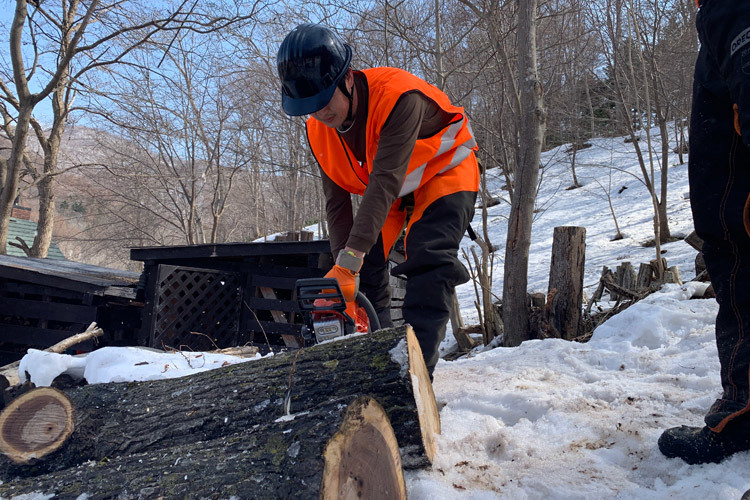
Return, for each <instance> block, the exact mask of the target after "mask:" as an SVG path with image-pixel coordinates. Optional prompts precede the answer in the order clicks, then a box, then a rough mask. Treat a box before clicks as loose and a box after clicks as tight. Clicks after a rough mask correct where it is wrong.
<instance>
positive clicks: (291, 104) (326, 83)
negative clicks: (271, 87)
mask: <svg viewBox="0 0 750 500" xmlns="http://www.w3.org/2000/svg"><path fill="white" fill-rule="evenodd" d="M351 60H352V49H351V47H349V46H348V45H347V44H345V43H344V42H342V41H341V39H339V37H337V36H336V34H335V33H333V31H331V30H329V29H328V28H326V27H324V26H320V25H318V24H301V25H299V26H297V27H296V28H294V29H293V30H292V31H291V32H290V33H289V34H288V35H287V36H286V38H285V39H284V41H283V42H281V47H279V53H278V55H277V56H276V66H277V68H278V71H279V79H280V80H281V106H282V108H283V109H284V112H285V113H286V114H288V115H292V116H299V115H308V114H311V113H315V112H316V111H319V110H321V109H323V108H324V107H325V106H326V105H327V104H328V102H329V101H330V100H331V97H333V93H334V92H335V91H336V86H337V85H338V83H339V81H341V78H343V76H344V75H345V74H346V70H347V69H349V63H351Z"/></svg>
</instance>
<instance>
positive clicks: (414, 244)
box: [392, 191, 476, 376]
mask: <svg viewBox="0 0 750 500" xmlns="http://www.w3.org/2000/svg"><path fill="white" fill-rule="evenodd" d="M475 200H476V193H475V192H470V191H461V192H458V193H453V194H449V195H447V196H444V197H441V198H438V199H437V200H435V201H433V202H432V203H430V204H429V206H428V207H427V208H426V209H425V210H424V211H423V212H422V211H419V213H418V215H417V218H416V219H415V220H413V221H411V222H410V225H409V230H408V232H407V235H406V240H405V244H406V245H405V248H406V261H405V262H403V263H402V264H399V265H398V266H396V267H394V268H393V271H392V273H393V274H394V275H404V276H406V296H405V298H404V305H403V316H404V321H405V322H406V323H408V324H410V325H411V326H412V328H413V329H414V333H415V335H416V337H417V339H418V340H419V345H420V347H421V349H422V355H423V356H424V360H425V364H426V365H427V370H428V372H429V373H430V376H432V372H433V370H434V369H435V365H436V364H437V361H438V358H439V352H438V347H439V346H440V342H441V341H442V340H443V339H444V338H445V327H446V324H447V322H448V319H449V316H450V310H451V304H452V297H453V292H454V288H455V286H456V285H459V284H461V283H465V282H467V281H468V280H469V273H468V272H467V270H466V268H465V267H464V265H463V264H462V263H461V262H460V261H459V260H458V247H459V244H460V242H461V238H462V237H463V235H464V233H465V232H466V228H467V227H468V225H469V223H470V222H471V218H472V215H473V213H474V202H475Z"/></svg>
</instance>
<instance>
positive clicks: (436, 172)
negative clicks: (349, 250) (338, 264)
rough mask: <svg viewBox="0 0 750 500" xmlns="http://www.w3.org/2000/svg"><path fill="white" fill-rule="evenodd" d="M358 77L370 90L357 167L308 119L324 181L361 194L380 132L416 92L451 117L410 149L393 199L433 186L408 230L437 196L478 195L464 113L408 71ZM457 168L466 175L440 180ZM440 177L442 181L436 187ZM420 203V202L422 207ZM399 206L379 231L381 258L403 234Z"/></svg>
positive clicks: (473, 146) (336, 138) (342, 146)
mask: <svg viewBox="0 0 750 500" xmlns="http://www.w3.org/2000/svg"><path fill="white" fill-rule="evenodd" d="M362 73H363V74H364V75H365V77H366V78H367V86H368V89H369V102H368V109H367V124H366V131H365V134H366V151H365V153H366V161H365V162H363V163H361V164H360V162H359V161H357V159H356V157H355V156H354V153H352V151H351V150H350V149H349V146H347V144H346V143H345V141H344V140H343V138H342V137H341V136H340V135H339V134H338V132H337V131H336V130H335V129H333V128H330V127H328V126H326V125H325V124H323V123H321V122H319V121H318V120H316V119H314V118H312V117H310V118H309V119H308V120H307V138H308V142H309V143H310V148H311V149H312V152H313V155H314V156H315V159H316V160H317V161H318V164H319V165H320V167H321V168H322V169H323V171H324V172H325V173H326V175H327V176H328V177H329V178H330V179H331V180H332V181H333V182H335V183H336V184H337V185H338V186H340V187H341V188H343V189H344V190H346V191H348V192H350V193H355V194H364V192H365V189H366V188H367V184H368V179H369V176H370V173H371V172H372V168H373V164H374V161H375V154H376V153H377V150H378V140H379V138H380V131H381V130H382V128H383V126H384V125H385V122H386V120H387V119H388V117H389V116H390V114H391V111H392V110H393V107H394V106H395V105H396V103H397V102H398V100H399V98H400V97H401V96H402V95H403V94H405V93H407V92H414V91H417V92H420V93H422V94H423V95H424V96H425V97H427V98H428V99H430V100H432V101H433V102H434V103H435V104H437V105H438V106H439V107H440V108H441V109H443V110H444V111H445V112H446V113H449V114H451V115H452V118H451V121H450V124H449V125H448V126H447V127H445V128H444V129H443V130H441V131H440V132H439V133H437V134H435V135H433V136H432V137H427V138H424V139H417V141H416V144H415V146H414V151H413V152H412V155H411V158H410V160H409V165H408V167H407V170H406V177H405V178H404V182H403V184H402V186H401V189H400V191H399V193H398V197H402V196H404V195H407V194H410V193H413V192H415V191H417V190H418V189H420V188H422V187H424V186H426V185H427V184H428V183H429V182H430V181H431V180H433V179H435V181H437V182H433V183H431V186H430V189H428V190H421V191H429V193H427V194H426V196H419V195H417V196H415V213H414V215H413V216H412V220H411V221H410V224H411V223H413V222H415V221H416V220H418V218H419V217H420V216H421V212H422V211H423V210H424V208H426V206H427V205H429V203H431V202H432V201H434V200H435V199H437V198H439V197H441V196H445V195H448V194H452V193H455V192H459V191H477V189H478V187H479V175H478V168H477V164H476V159H475V157H474V155H473V154H472V153H473V151H475V150H477V149H478V147H477V143H476V141H475V140H474V135H473V133H472V131H471V127H470V126H469V122H468V119H467V118H466V116H465V114H464V109H463V108H461V107H459V106H454V105H452V104H451V103H450V100H449V99H448V96H447V95H445V93H443V92H442V91H440V90H439V89H438V88H437V87H435V86H433V85H430V84H429V83H427V82H425V81H424V80H422V79H420V78H418V77H416V76H414V75H412V74H411V73H409V72H407V71H404V70H401V69H397V68H371V69H365V70H363V71H362ZM459 165H464V166H465V168H466V170H467V171H466V174H465V175H444V174H447V173H449V172H450V171H451V170H452V169H454V168H455V167H458V166H459ZM450 173H451V174H454V172H450ZM455 174H458V172H455ZM436 176H437V177H436ZM441 177H444V178H445V180H444V181H442V180H440V181H438V178H441ZM415 194H418V193H415ZM423 194H424V193H423ZM420 200H421V201H422V202H423V203H421V205H423V206H421V207H420ZM398 204H399V202H398V200H397V201H396V203H395V204H394V207H392V209H391V211H390V213H389V215H388V218H387V220H386V224H385V226H384V228H383V240H384V246H385V251H386V252H387V251H388V250H389V248H390V246H391V244H392V242H393V241H395V238H397V237H398V232H400V230H401V228H403V217H402V215H403V214H401V215H399V214H398V210H397V209H396V206H397V205H398ZM399 223H400V224H401V225H399ZM386 254H387V253H386Z"/></svg>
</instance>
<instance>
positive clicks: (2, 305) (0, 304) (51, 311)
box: [0, 297, 96, 323]
mask: <svg viewBox="0 0 750 500" xmlns="http://www.w3.org/2000/svg"><path fill="white" fill-rule="evenodd" d="M0 314H4V315H7V316H19V317H22V318H32V319H46V320H49V321H66V322H71V323H90V322H91V321H95V320H96V307H93V306H82V305H76V304H62V303H59V302H43V301H36V300H23V299H11V298H7V297H5V298H3V300H2V301H0Z"/></svg>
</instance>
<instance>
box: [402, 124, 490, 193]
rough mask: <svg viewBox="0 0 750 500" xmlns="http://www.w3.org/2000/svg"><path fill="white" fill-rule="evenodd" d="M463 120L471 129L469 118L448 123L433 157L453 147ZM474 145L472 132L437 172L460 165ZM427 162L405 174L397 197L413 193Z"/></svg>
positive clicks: (419, 182) (475, 142) (420, 180)
mask: <svg viewBox="0 0 750 500" xmlns="http://www.w3.org/2000/svg"><path fill="white" fill-rule="evenodd" d="M464 122H465V123H466V126H467V127H469V130H470V131H471V126H470V125H469V120H468V119H466V118H462V119H461V121H458V122H456V123H454V124H452V125H450V126H449V127H448V128H447V129H446V131H445V133H444V134H443V135H442V137H441V138H440V140H441V144H440V148H439V149H438V151H437V153H436V154H435V158H437V157H439V156H440V155H442V154H445V153H447V152H448V151H450V150H451V149H454V147H455V144H456V137H457V136H458V132H459V131H460V130H461V128H462V127H463V126H464ZM476 146H477V141H476V140H475V139H474V134H473V133H472V134H471V139H470V140H468V141H466V142H464V143H463V144H460V145H459V146H458V147H455V151H454V153H453V158H452V159H451V161H450V162H449V163H448V164H447V165H446V166H444V167H443V168H441V169H440V172H438V173H440V174H442V173H444V172H446V171H448V170H450V169H451V168H453V167H457V166H458V165H460V164H461V162H462V161H464V160H465V159H466V158H467V157H468V156H469V155H470V154H471V152H472V150H473V149H474V148H475V147H476ZM427 163H429V162H427ZM427 163H423V164H421V165H420V166H418V167H417V168H415V169H414V170H413V171H412V172H410V173H408V174H407V175H406V178H405V179H404V183H403V185H402V186H401V191H399V193H398V197H399V198H401V197H402V196H404V195H407V194H409V193H413V192H414V191H416V190H417V188H418V187H419V185H420V184H421V183H422V177H423V176H424V172H425V170H427Z"/></svg>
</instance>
